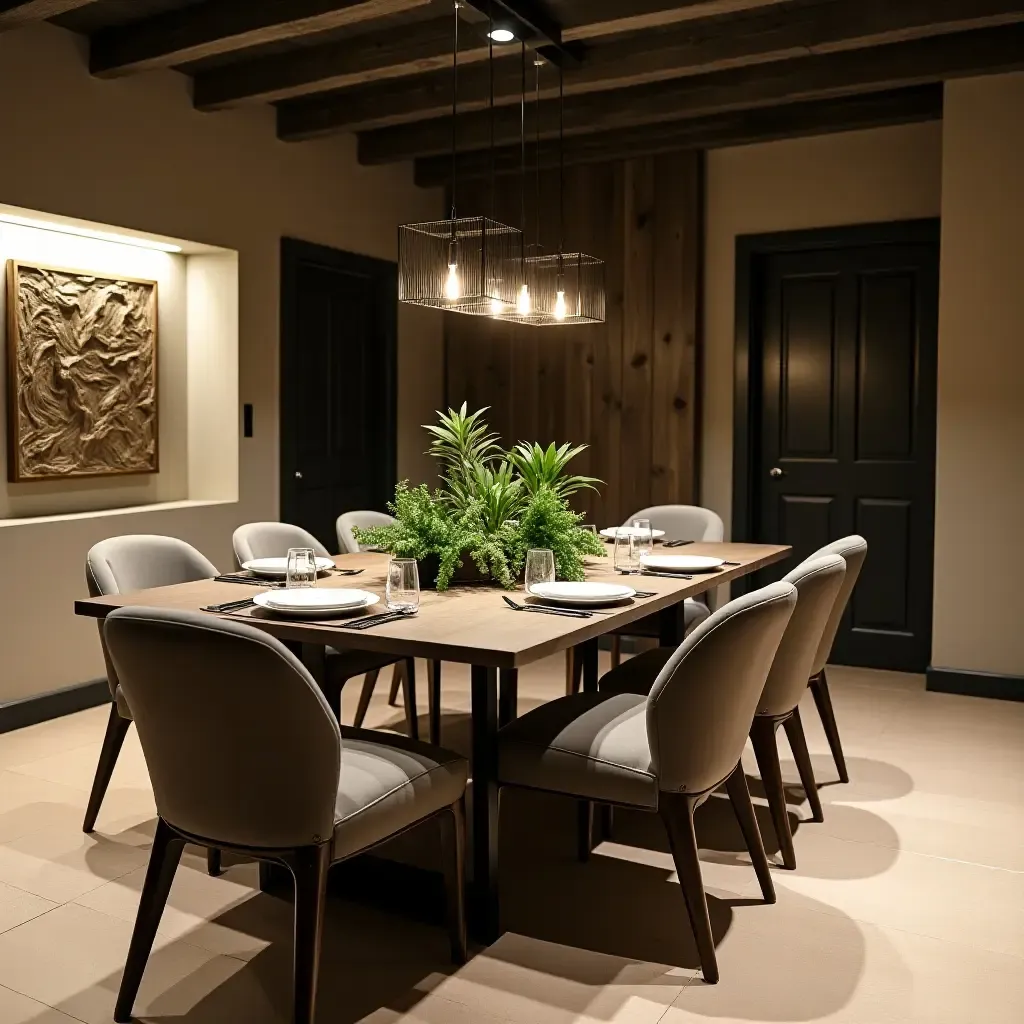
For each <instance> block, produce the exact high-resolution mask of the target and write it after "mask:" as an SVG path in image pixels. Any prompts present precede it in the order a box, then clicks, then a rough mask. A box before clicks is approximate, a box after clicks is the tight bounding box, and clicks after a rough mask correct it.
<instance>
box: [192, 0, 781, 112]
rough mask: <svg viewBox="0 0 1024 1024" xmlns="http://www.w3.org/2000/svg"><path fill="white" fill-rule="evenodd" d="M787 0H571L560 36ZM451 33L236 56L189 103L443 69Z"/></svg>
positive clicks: (198, 84)
mask: <svg viewBox="0 0 1024 1024" xmlns="http://www.w3.org/2000/svg"><path fill="white" fill-rule="evenodd" d="M787 2H791V0H688V2H686V0H630V2H629V3H628V4H627V3H624V2H623V0H587V3H585V4H577V5H576V7H575V8H574V15H573V18H571V19H569V20H568V21H567V23H566V24H565V25H563V27H562V39H563V41H564V42H570V43H571V42H586V41H589V40H594V39H600V38H603V37H606V36H612V35H617V34H619V33H622V32H631V31H638V30H640V29H647V28H657V27H661V26H665V25H672V24H677V23H680V22H690V21H694V20H696V19H703V18H710V17H715V16H718V15H721V14H729V13H734V12H736V11H745V10H757V9H759V8H763V7H776V6H779V5H780V4H785V3H787ZM626 12H628V13H626ZM451 33H452V29H451V19H450V18H438V19H436V20H432V21H428V22H424V23H422V24H420V25H418V26H417V27H416V29H415V31H411V32H408V33H395V32H393V31H389V32H387V33H379V34H377V33H367V34H366V35H362V36H360V37H359V39H358V40H355V41H353V40H346V41H344V42H338V43H326V44H323V45H320V46H310V47H305V48H303V49H302V50H301V51H296V52H292V53H283V54H276V55H273V56H268V57H257V58H253V59H251V60H246V61H240V62H238V63H236V64H232V65H230V66H228V67H225V68H218V69H216V70H211V71H208V72H201V73H200V74H198V75H197V76H196V80H195V105H196V106H197V107H198V108H199V109H200V110H220V109H223V108H225V107H233V106H238V105H241V104H245V103H262V102H277V101H279V100H285V99H291V98H294V97H298V96H308V95H311V94H314V93H319V92H326V91H328V90H331V89H344V88H347V87H349V86H353V85H360V84H366V83H368V82H381V81H388V80H391V79H395V78H403V77H406V76H409V75H418V74H422V73H424V72H429V71H437V70H440V69H443V68H450V67H451V62H452V52H451ZM464 37H465V38H464V41H463V42H464V46H463V48H462V49H461V50H460V56H459V60H460V61H461V62H462V63H472V62H474V61H482V60H486V59H487V46H486V42H485V40H484V39H483V37H482V35H480V34H476V35H471V34H470V33H464ZM518 52H519V51H518V48H517V47H515V46H508V47H496V48H495V55H496V56H497V57H499V58H503V57H511V56H514V55H515V54H516V53H518Z"/></svg>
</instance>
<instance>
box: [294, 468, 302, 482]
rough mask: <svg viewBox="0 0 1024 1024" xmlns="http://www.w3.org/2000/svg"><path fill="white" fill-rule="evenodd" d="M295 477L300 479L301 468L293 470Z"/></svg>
mask: <svg viewBox="0 0 1024 1024" xmlns="http://www.w3.org/2000/svg"><path fill="white" fill-rule="evenodd" d="M295 479H296V480H301V479H302V471H301V470H298V469H297V470H295Z"/></svg>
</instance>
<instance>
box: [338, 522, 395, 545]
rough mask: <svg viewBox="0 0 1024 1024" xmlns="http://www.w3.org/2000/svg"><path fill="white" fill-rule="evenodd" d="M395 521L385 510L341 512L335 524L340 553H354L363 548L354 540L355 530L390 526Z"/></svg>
mask: <svg viewBox="0 0 1024 1024" xmlns="http://www.w3.org/2000/svg"><path fill="white" fill-rule="evenodd" d="M394 521H395V517H394V516H389V515H388V514H387V513H386V512H371V511H362V512H343V513H342V514H341V515H340V516H338V522H337V524H336V526H337V530H338V550H339V551H340V552H342V554H348V555H354V554H356V553H357V552H359V551H362V550H363V548H362V547H361V546H360V544H359V541H357V540H356V535H355V530H357V529H359V530H369V529H370V528H371V527H374V526H391V525H392V524H393V523H394Z"/></svg>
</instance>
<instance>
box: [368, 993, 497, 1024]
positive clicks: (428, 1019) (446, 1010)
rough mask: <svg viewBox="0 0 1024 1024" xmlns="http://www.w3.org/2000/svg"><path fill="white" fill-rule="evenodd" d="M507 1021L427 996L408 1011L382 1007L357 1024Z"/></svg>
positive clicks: (438, 997)
mask: <svg viewBox="0 0 1024 1024" xmlns="http://www.w3.org/2000/svg"><path fill="white" fill-rule="evenodd" d="M507 1021H508V1018H507V1017H494V1016H492V1015H491V1014H489V1013H487V1012H486V1011H485V1010H481V1009H480V1008H479V1007H478V1006H465V1005H463V1004H462V1003H453V1002H452V1001H451V1000H450V999H442V998H441V997H440V996H436V995H428V996H425V997H424V998H423V999H422V1000H420V1001H419V1002H418V1003H416V1005H415V1006H413V1007H411V1008H410V1009H408V1010H404V1011H403V1010H392V1009H391V1008H390V1007H382V1008H381V1009H379V1010H375V1011H374V1012H373V1013H371V1014H370V1015H369V1016H368V1017H364V1018H363V1019H362V1020H361V1021H360V1022H359V1024H506V1022H507Z"/></svg>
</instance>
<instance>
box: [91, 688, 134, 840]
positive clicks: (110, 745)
mask: <svg viewBox="0 0 1024 1024" xmlns="http://www.w3.org/2000/svg"><path fill="white" fill-rule="evenodd" d="M131 724H132V723H131V721H130V720H129V719H127V718H122V717H121V716H120V715H119V714H118V712H117V705H116V704H111V705H110V717H109V718H108V719H107V731H106V732H105V733H104V735H103V746H102V748H101V749H100V760H99V764H97V765H96V777H95V778H94V779H93V781H92V792H91V793H90V794H89V806H88V807H87V808H86V812H85V821H83V822H82V831H83V832H91V831H92V830H93V829H94V828H95V827H96V819H97V818H98V817H99V813H100V806H101V805H102V803H103V797H104V796H106V793H107V786H109V785H110V777H111V775H113V774H114V766H115V765H116V764H117V755H118V754H120V753H121V747H122V745H123V744H124V738H125V736H127V735H128V726H129V725H131Z"/></svg>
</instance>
